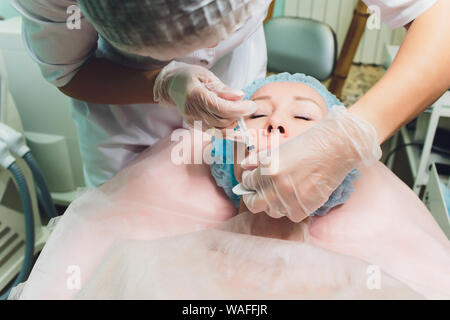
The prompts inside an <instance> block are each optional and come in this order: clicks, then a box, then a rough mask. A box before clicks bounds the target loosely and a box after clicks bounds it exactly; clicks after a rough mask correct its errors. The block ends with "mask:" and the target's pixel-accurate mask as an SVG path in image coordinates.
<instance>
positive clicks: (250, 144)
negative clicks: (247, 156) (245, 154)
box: [237, 117, 255, 152]
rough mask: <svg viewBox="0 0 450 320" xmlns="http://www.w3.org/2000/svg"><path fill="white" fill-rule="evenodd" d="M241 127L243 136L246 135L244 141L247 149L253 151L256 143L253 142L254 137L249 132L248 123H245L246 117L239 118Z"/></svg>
mask: <svg viewBox="0 0 450 320" xmlns="http://www.w3.org/2000/svg"><path fill="white" fill-rule="evenodd" d="M237 123H238V126H239V129H240V130H241V133H242V136H243V137H244V143H245V145H246V147H247V151H249V152H250V151H252V150H254V149H255V145H254V144H253V139H252V137H251V136H250V134H249V133H248V128H247V125H246V124H245V121H244V118H242V117H241V118H239V119H238V121H237Z"/></svg>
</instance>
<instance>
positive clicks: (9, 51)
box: [0, 17, 85, 206]
mask: <svg viewBox="0 0 450 320" xmlns="http://www.w3.org/2000/svg"><path fill="white" fill-rule="evenodd" d="M22 26H23V23H22V19H21V18H20V17H17V18H12V19H8V20H5V21H0V54H1V55H2V59H3V60H4V63H3V67H2V69H3V71H4V73H5V76H7V78H8V90H9V91H10V93H11V95H12V96H13V97H14V102H15V103H14V110H16V108H17V113H18V114H17V118H20V120H19V119H17V121H16V119H14V120H11V119H2V121H3V122H4V123H5V124H7V125H9V126H10V127H13V128H14V129H15V130H16V131H18V132H19V133H23V135H24V136H25V138H26V140H27V145H28V147H29V148H30V149H31V152H32V154H33V156H34V158H35V159H36V162H37V163H38V164H39V167H40V169H41V171H42V173H43V175H44V177H45V180H46V182H47V186H48V189H49V191H50V192H51V196H52V199H53V201H54V202H55V203H56V204H58V205H63V206H67V205H68V204H69V203H70V202H71V201H72V200H73V199H74V198H75V196H76V193H77V189H78V188H82V187H84V186H85V182H84V175H83V165H82V159H81V154H80V145H79V142H78V134H77V128H76V125H75V123H74V121H73V120H72V114H71V113H72V111H73V110H71V105H70V104H71V103H70V100H69V99H67V97H66V96H65V95H64V94H62V93H61V92H60V91H59V90H58V89H57V88H55V87H53V86H52V85H51V84H49V83H48V82H47V81H45V79H44V78H43V77H42V74H41V71H40V70H39V67H38V66H36V64H35V62H34V61H33V59H32V58H31V57H30V55H29V54H28V52H27V49H26V48H25V47H24V42H23V39H22V31H21V30H22ZM24 74H26V77H24ZM5 97H6V96H4V99H6V98H5ZM5 102H6V100H5ZM49 115H51V116H49ZM55 119H57V121H56V120H55ZM19 122H20V124H21V126H18V125H17V124H18V123H19Z"/></svg>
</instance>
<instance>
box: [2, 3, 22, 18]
mask: <svg viewBox="0 0 450 320" xmlns="http://www.w3.org/2000/svg"><path fill="white" fill-rule="evenodd" d="M17 15H19V14H18V13H17V11H16V10H14V9H13V8H12V7H11V5H10V4H9V0H0V17H3V18H4V19H8V18H11V17H15V16H17Z"/></svg>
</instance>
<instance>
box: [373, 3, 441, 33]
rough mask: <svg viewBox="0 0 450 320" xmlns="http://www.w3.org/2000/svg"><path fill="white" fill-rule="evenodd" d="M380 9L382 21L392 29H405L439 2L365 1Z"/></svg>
mask: <svg viewBox="0 0 450 320" xmlns="http://www.w3.org/2000/svg"><path fill="white" fill-rule="evenodd" d="M364 2H365V3H366V4H367V6H369V7H370V6H377V7H378V8H379V9H380V13H381V20H382V21H383V22H384V23H386V24H387V25H388V26H389V27H391V28H392V29H396V28H400V27H403V26H404V25H406V24H408V23H410V22H411V21H413V20H414V19H416V18H417V17H419V16H420V15H421V14H422V13H424V12H425V11H426V10H428V9H429V8H431V7H432V6H433V5H434V4H435V3H436V2H437V0H364Z"/></svg>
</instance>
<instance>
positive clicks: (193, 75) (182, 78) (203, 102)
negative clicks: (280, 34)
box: [153, 61, 257, 130]
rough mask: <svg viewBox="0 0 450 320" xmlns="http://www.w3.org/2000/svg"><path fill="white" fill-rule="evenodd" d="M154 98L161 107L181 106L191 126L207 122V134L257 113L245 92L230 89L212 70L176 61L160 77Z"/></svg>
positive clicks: (163, 70)
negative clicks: (199, 122)
mask: <svg viewBox="0 0 450 320" xmlns="http://www.w3.org/2000/svg"><path fill="white" fill-rule="evenodd" d="M153 96H154V100H155V102H158V103H159V104H161V105H165V106H177V107H178V108H179V109H180V111H181V113H182V114H183V116H184V119H185V120H186V122H187V123H188V124H189V125H191V126H192V125H193V124H194V121H200V120H201V121H204V123H205V124H206V128H205V127H204V130H206V129H209V128H212V127H214V128H218V129H225V128H227V127H229V126H231V125H232V124H233V122H235V121H236V120H237V119H238V118H239V117H242V116H246V115H249V114H252V113H254V112H255V111H256V109H257V105H256V103H255V102H253V101H242V98H243V97H244V93H243V92H242V91H241V90H235V89H231V88H228V87H227V86H226V85H225V84H223V83H222V82H221V81H220V80H219V79H218V78H217V77H216V76H215V75H214V74H213V73H212V72H211V71H209V70H208V69H205V68H203V67H200V66H196V65H190V64H186V63H181V62H176V61H172V62H171V63H169V64H168V65H167V66H166V67H164V68H163V69H162V70H161V72H160V73H159V75H158V77H157V78H156V80H155V85H154V87H153Z"/></svg>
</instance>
